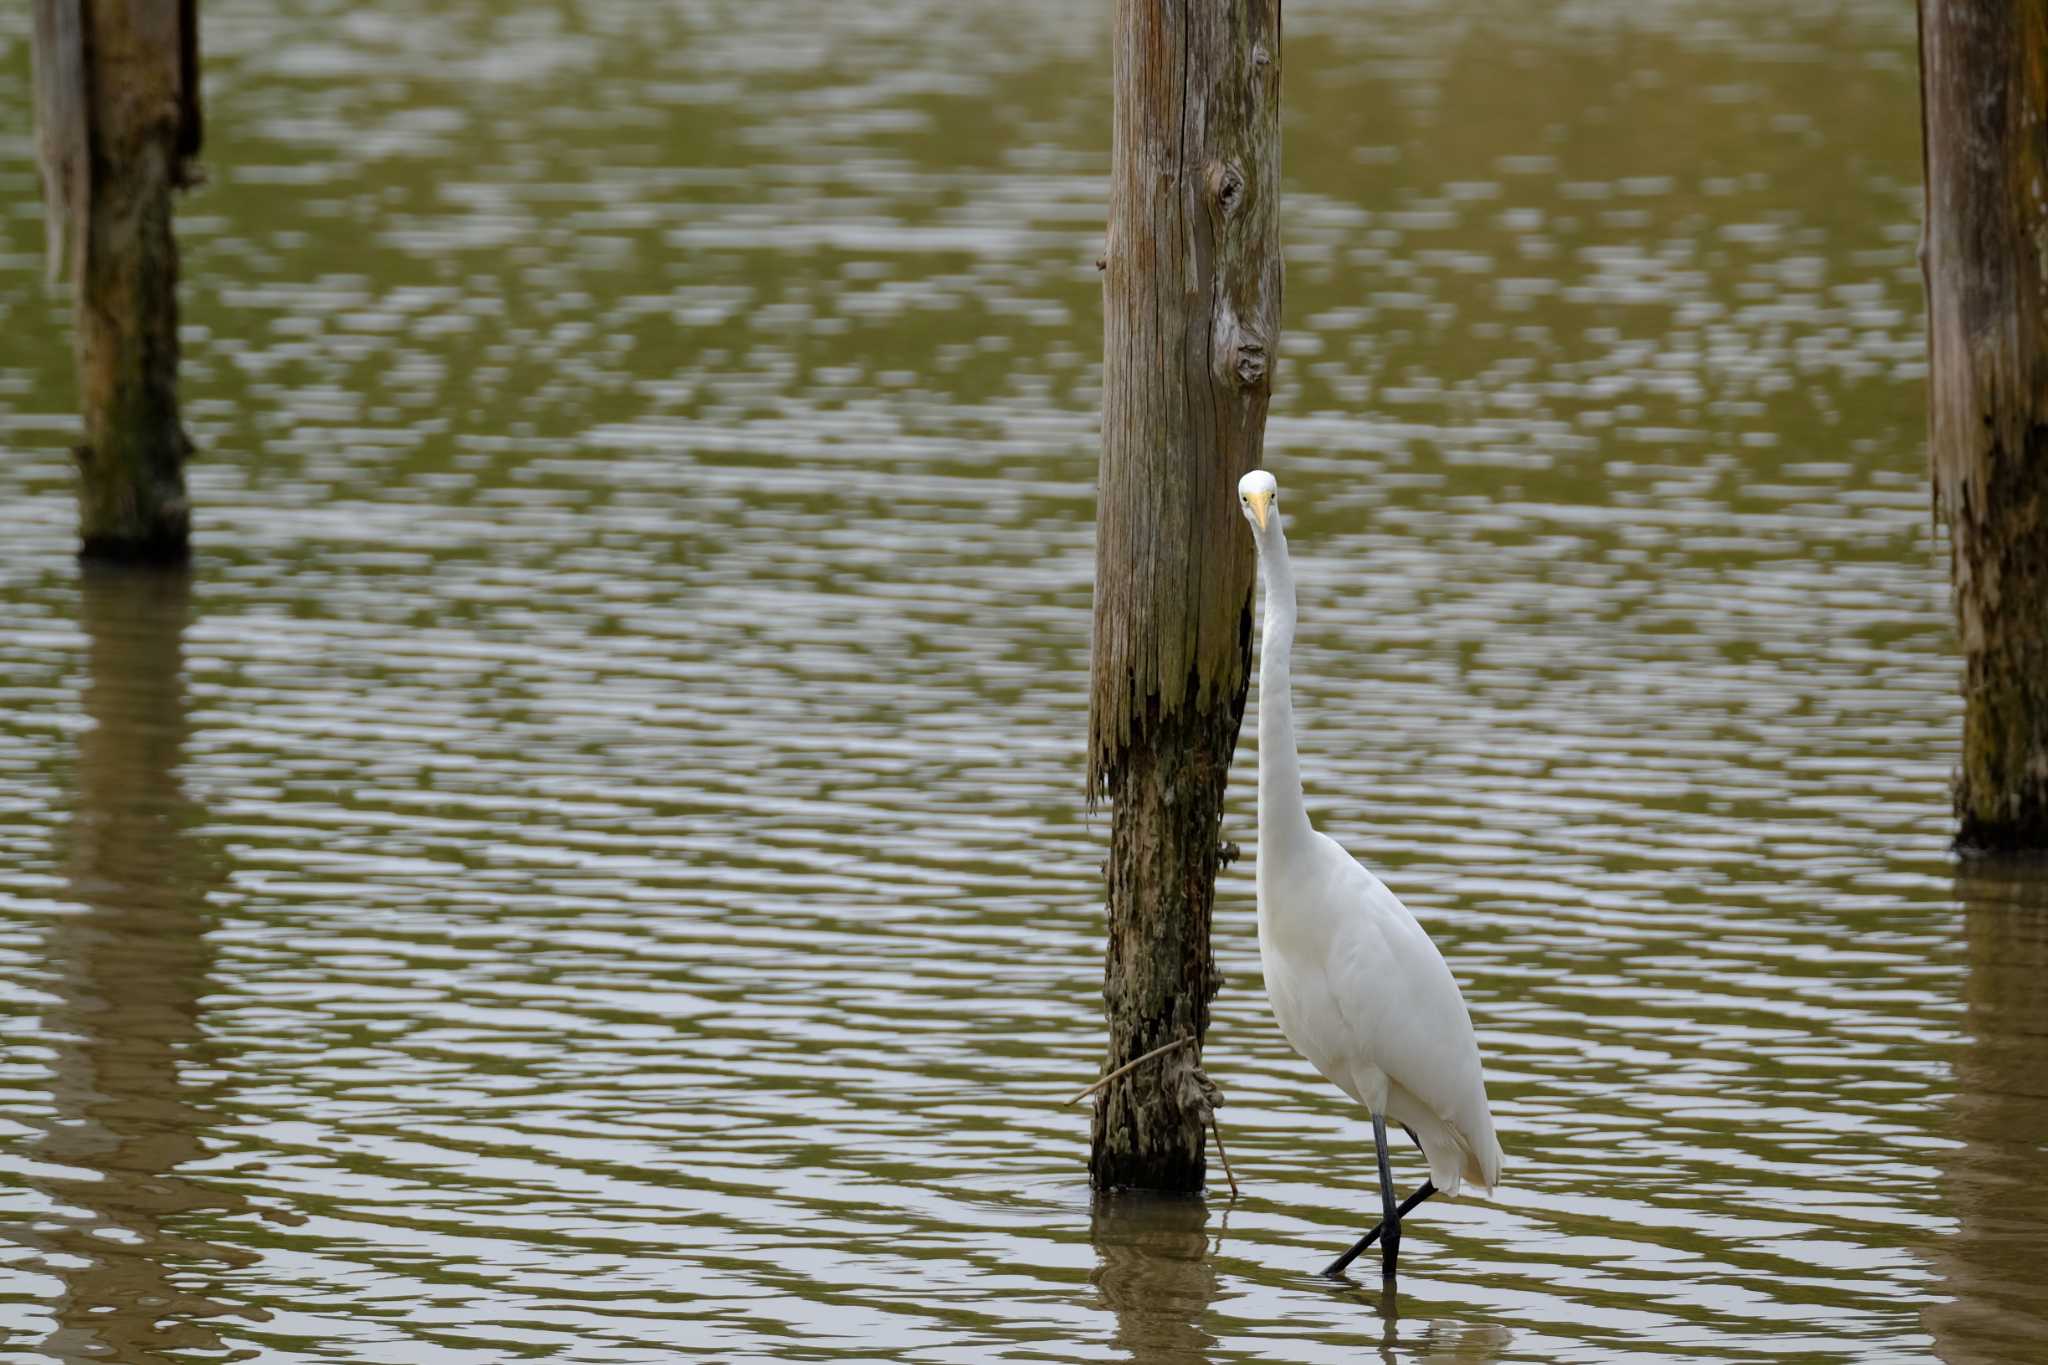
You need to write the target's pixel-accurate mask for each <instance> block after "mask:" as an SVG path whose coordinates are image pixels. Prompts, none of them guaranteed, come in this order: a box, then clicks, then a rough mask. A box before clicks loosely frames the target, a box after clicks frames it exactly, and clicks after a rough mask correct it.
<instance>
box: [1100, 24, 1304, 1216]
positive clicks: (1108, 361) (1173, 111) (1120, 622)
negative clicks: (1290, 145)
mask: <svg viewBox="0 0 2048 1365" xmlns="http://www.w3.org/2000/svg"><path fill="white" fill-rule="evenodd" d="M1114 88H1115V96H1114V101H1115V133H1114V152H1113V160H1112V167H1111V176H1110V182H1111V183H1110V213H1109V234H1108V247H1107V250H1106V252H1105V254H1104V258H1103V354H1104V376H1103V421H1102V428H1103V429H1102V470H1101V479H1100V484H1099V488H1098V499H1097V513H1096V530H1097V539H1096V575H1095V620H1094V653H1093V659H1092V669H1093V676H1092V685H1091V694H1090V707H1089V749H1088V777H1087V782H1088V791H1089V795H1090V798H1091V799H1093V798H1095V797H1097V796H1102V795H1106V796H1107V797H1108V798H1109V800H1110V803H1111V805H1112V807H1113V808H1114V814H1113V816H1112V824H1111V831H1110V859H1109V864H1108V867H1107V874H1108V900H1109V940H1110V941H1109V952H1108V961H1107V964H1106V967H1105V973H1104V978H1105V979H1104V1000H1105V1010H1106V1013H1107V1016H1108V1020H1109V1030H1110V1048H1109V1057H1108V1060H1107V1062H1106V1064H1105V1067H1104V1070H1105V1071H1108V1070H1110V1069H1113V1068H1115V1067H1117V1066H1120V1065H1122V1064H1123V1063H1124V1062H1126V1061H1129V1060H1130V1059H1132V1058H1134V1057H1137V1056H1140V1055H1142V1054H1143V1053H1145V1052H1146V1051H1148V1050H1149V1049H1151V1048H1154V1047H1157V1046H1159V1045H1160V1044H1163V1043H1168V1042H1172V1041H1174V1040H1175V1039H1176V1038H1179V1037H1185V1036H1190V1035H1192V1036H1195V1037H1197V1038H1200V1037H1201V1036H1202V1035H1203V1034H1204V1033H1205V1032H1206V1030H1207V1027H1208V1015H1209V1001H1210V999H1211V997H1213V996H1214V994H1215V990H1216V978H1215V966H1214V962H1213V959H1212V957H1211V953H1210V946H1209V923H1210V913H1211V909H1212V906H1213V902H1214V896H1215V876H1216V870H1217V861H1218V845H1219V841H1220V820H1221V817H1222V808H1223V792H1224V788H1225V786H1226V784H1227V782H1228V778H1229V771H1230V760H1231V756H1232V754H1233V753H1234V751H1235V749H1236V744H1237V733H1238V726H1239V722H1240V721H1241V719H1242V717H1243V712H1244V703H1245V693H1246V688H1247V686H1248V684H1249V681H1250V674H1251V636H1252V631H1251V626H1252V582H1253V567H1254V561H1253V554H1252V545H1251V538H1250V536H1249V535H1248V534H1247V532H1246V530H1245V527H1244V525H1243V522H1242V518H1241V516H1240V515H1239V511H1238V506H1237V481H1238V479H1239V477H1240V476H1242V475H1243V474H1244V473H1245V472H1246V471H1248V470H1250V469H1253V468H1255V467H1256V466H1257V465H1258V464H1259V462H1260V455H1261V450H1262V447H1263V444H1264V439H1265V424H1266V409H1267V404H1268V402H1269V400H1270V396H1271V393H1272V384H1273V374H1272V369H1273V357H1274V356H1275V355H1276V354H1277V352H1278V348H1279V331H1280V306H1281V258H1280V237H1279V185H1280V4H1279V0H1119V3H1118V6H1117V12H1116V24H1115V62H1114ZM1199 1061H1200V1056H1199V1049H1198V1048H1186V1049H1181V1050H1178V1051H1176V1052H1173V1053H1170V1054H1168V1055H1167V1056H1166V1057H1165V1058H1164V1059H1162V1060H1161V1061H1160V1062H1159V1063H1157V1064H1148V1065H1147V1066H1144V1067H1140V1068H1138V1069H1137V1070H1136V1071H1134V1072H1132V1073H1131V1074H1130V1075H1129V1076H1127V1077H1124V1078H1122V1079H1120V1080H1118V1081H1117V1082H1115V1083H1113V1084H1112V1085H1111V1086H1109V1087H1108V1088H1107V1089H1106V1090H1105V1092H1104V1093H1103V1096H1102V1098H1101V1099H1100V1101H1099V1102H1098V1103H1097V1106H1096V1111H1095V1113H1096V1119H1095V1133H1094V1145H1093V1152H1092V1157H1091V1161H1090V1172H1091V1175H1092V1177H1093V1179H1094V1181H1095V1183H1096V1184H1097V1185H1098V1186H1103V1187H1114V1186H1126V1185H1129V1186H1142V1187H1146V1188H1153V1189H1172V1190H1192V1189H1198V1188H1200V1186H1201V1182H1202V1178H1203V1174H1204V1162H1203V1152H1204V1147H1203V1136H1204V1134H1203V1126H1202V1121H1203V1117H1204V1114H1205V1101H1204V1100H1203V1098H1202V1096H1203V1091H1202V1087H1201V1086H1200V1084H1199V1082H1198V1079H1197V1076H1196V1074H1195V1073H1196V1069H1197V1067H1198V1065H1199Z"/></svg>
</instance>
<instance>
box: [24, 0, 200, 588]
mask: <svg viewBox="0 0 2048 1365" xmlns="http://www.w3.org/2000/svg"><path fill="white" fill-rule="evenodd" d="M34 49H35V85H36V127H37V159H38V162H39V164H40V166H41V168H42V174H43V204H44V213H45V219H46V222H47V225H48V228H47V230H48V240H49V267H50V274H51V278H53V279H54V278H55V277H56V274H57V272H58V269H59V268H60V266H61V263H62V260H63V257H64V255H65V253H66V250H67V248H68V251H69V254H70V256H71V273H72V281H73V303H74V316H75V319H76V336H75V338H74V341H75V346H76V352H77V361H78V390H79V402H80V405H81V407H82V408H83V409H84V415H85V444H84V445H82V446H80V447H78V449H77V451H76V452H75V453H76V455H77V458H78V469H79V483H78V512H79V516H78V526H79V538H80V542H81V553H82V554H84V555H85V557H86V558H88V559H116V560H136V561H144V562H148V561H162V562H176V561H179V560H182V559H184V558H185V557H186V555H187V553H188V548H187V536H188V533H189V524H190V520H191V518H190V513H189V509H188V507H187V504H186V501H185V455H186V452H187V451H188V450H189V449H190V446H191V443H190V442H189V441H188V440H187V439H186V437H185V430H184V428H183V427H182V426H181V425H180V424H179V422H178V251H177V244H176V242H175V241H174V240H173V239H172V236H171V192H172V191H173V190H175V189H178V188H181V187H182V186H183V185H185V183H186V182H187V179H188V176H189V163H190V158H191V157H192V156H194V155H195V154H196V153H197V152H198V150H199V131H200V130H199V71H198V52H199V25H198V7H197V0H97V2H96V3H87V0H35V42H34Z"/></svg>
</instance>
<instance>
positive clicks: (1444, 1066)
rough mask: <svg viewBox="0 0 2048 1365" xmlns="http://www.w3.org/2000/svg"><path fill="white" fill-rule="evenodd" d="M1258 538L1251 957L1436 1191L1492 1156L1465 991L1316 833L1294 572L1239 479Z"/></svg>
mask: <svg viewBox="0 0 2048 1365" xmlns="http://www.w3.org/2000/svg"><path fill="white" fill-rule="evenodd" d="M1239 488H1240V490H1241V492H1243V493H1244V494H1245V499H1246V501H1245V506H1246V515H1247V517H1248V519H1250V520H1251V521H1252V525H1253V529H1254V532H1255V538H1256V539H1257V541H1258V547H1259V575H1260V577H1261V578H1262V579H1264V581H1265V589H1266V592H1265V602H1266V619H1265V630H1264V635H1263V639H1262V640H1261V643H1260V647H1259V655H1260V656H1259V842H1258V872H1257V882H1258V898H1259V958H1260V962H1261V965H1262V966H1263V968H1264V971H1265V977H1266V994H1267V997H1268V998H1269V999H1270V1000H1271V1001H1272V1004H1273V1014H1274V1016H1275V1018H1276V1019H1278V1021H1279V1024H1280V1031H1281V1032H1282V1033H1283V1034H1285V1035H1286V1037H1287V1041H1288V1042H1289V1043H1291V1044H1293V1045H1294V1049H1295V1051H1297V1052H1299V1053H1300V1054H1301V1055H1302V1056H1303V1057H1305V1058H1307V1059H1308V1061H1309V1063H1310V1065H1312V1066H1314V1067H1315V1069H1316V1070H1317V1071H1319V1072H1321V1073H1322V1074H1323V1075H1324V1076H1325V1077H1326V1078H1327V1079H1328V1080H1329V1081H1330V1082H1331V1083H1333V1084H1334V1085H1336V1086H1337V1087H1338V1088H1339V1089H1341V1090H1342V1091H1344V1093H1345V1094H1347V1095H1349V1096H1351V1097H1352V1098H1353V1099H1355V1100H1357V1101H1358V1102H1359V1103H1360V1104H1362V1105H1364V1106H1365V1107H1366V1108H1367V1109H1368V1110H1369V1111H1371V1112H1372V1113H1375V1114H1379V1115H1381V1116H1382V1117H1384V1118H1386V1119H1388V1120H1389V1121H1391V1122H1394V1123H1398V1124H1401V1125H1402V1126H1404V1127H1406V1128H1407V1129H1408V1130H1409V1131H1410V1132H1411V1133H1413V1134H1414V1135H1415V1138H1416V1140H1417V1141H1418V1142H1419V1143H1420V1144H1421V1146H1422V1152H1423V1156H1424V1158H1425V1159H1426V1160H1427V1161H1428V1162H1429V1171H1430V1182H1431V1183H1432V1184H1434V1185H1435V1186H1436V1187H1437V1189H1438V1190H1440V1191H1441V1192H1442V1193H1444V1194H1446V1195H1451V1194H1456V1193H1457V1192H1458V1190H1459V1188H1460V1187H1461V1186H1462V1185H1463V1184H1464V1183H1465V1182H1466V1181H1470V1182H1471V1183H1473V1184H1474V1185H1477V1186H1479V1187H1480V1188H1482V1189H1486V1190H1491V1189H1492V1188H1493V1187H1494V1185H1495V1184H1496V1183H1497V1182H1498V1181H1499V1179H1500V1168H1501V1162H1502V1160H1503V1156H1502V1153H1501V1147H1500V1140H1499V1138H1498V1137H1497V1136H1496V1135H1495V1133H1494V1127H1493V1113H1492V1110H1491V1109H1490V1108H1489V1107H1488V1105H1487V1101H1486V1081H1485V1078H1484V1076H1483V1075H1482V1074H1481V1070H1480V1063H1479V1040H1478V1038H1477V1036H1476V1035H1475V1034H1474V1033H1473V1030H1472V1016H1471V1013H1470V1011H1468V1010H1467V1009H1466V1007H1465V996H1464V993H1463V992H1462V991H1460V990H1459V989H1458V983H1457V980H1456V978H1454V977H1453V976H1452V975H1451V969H1450V967H1449V965H1448V964H1446V963H1445V962H1444V958H1443V954H1442V953H1440V952H1438V951H1437V947H1436V944H1435V943H1433V942H1431V941H1430V937H1429V934H1428V933H1427V932H1426V931H1424V929H1423V927H1422V926H1421V924H1419V923H1418V922H1417V921H1416V919H1415V916H1414V915H1412V914H1410V913H1409V911H1408V907H1407V906H1405V905H1403V904H1401V902H1400V899H1399V898H1398V897H1396V896H1395V895H1394V893H1393V892H1392V891H1389V890H1388V889H1387V888H1386V886H1385V885H1384V884H1383V883H1382V882H1381V881H1380V879H1379V878H1378V877H1376V876H1374V875H1373V874H1372V873H1371V872H1370V871H1368V870H1367V869H1366V868H1365V867H1364V866H1363V865H1361V864H1360V863H1359V862H1358V860H1357V859H1355V858H1353V857H1352V856H1351V855H1350V854H1349V853H1347V852H1346V851H1345V850H1344V848H1343V846H1342V845H1340V844H1339V843H1337V841H1336V840H1334V839H1331V838H1330V837H1329V836H1327V835H1324V834H1321V833H1319V832H1318V831H1316V830H1315V829H1314V828H1313V827H1312V826H1311V825H1310V824H1309V820H1308V807H1307V804H1306V803H1305V802H1304V801H1303V799H1302V790H1301V768H1300V759H1299V757H1298V755H1297V753H1296V750H1295V742H1294V699H1293V681H1292V671H1293V652H1294V624H1295V597H1294V571H1293V566H1292V564H1291V563H1290V561H1289V559H1288V554H1287V535H1286V531H1285V530H1284V528H1283V527H1282V525H1281V521H1280V512H1279V508H1278V506H1277V505H1274V504H1273V502H1272V500H1273V499H1275V498H1277V496H1278V490H1277V489H1276V488H1275V487H1274V484H1273V480H1272V476H1271V475H1269V474H1266V473H1264V472H1263V471H1255V472H1254V473H1252V474H1249V475H1247V476H1246V477H1245V479H1244V481H1243V483H1241V484H1240V485H1239Z"/></svg>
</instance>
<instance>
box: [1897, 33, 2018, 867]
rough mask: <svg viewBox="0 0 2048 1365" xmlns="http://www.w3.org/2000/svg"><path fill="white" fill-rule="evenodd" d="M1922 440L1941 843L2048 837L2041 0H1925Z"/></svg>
mask: <svg viewBox="0 0 2048 1365" xmlns="http://www.w3.org/2000/svg"><path fill="white" fill-rule="evenodd" d="M1920 56H1921V112H1922V129H1923V132H1922V136H1923V153H1924V158H1925V167H1926V194H1927V208H1926V228H1925V237H1924V240H1923V242H1922V247H1921V250H1922V257H1921V264H1922V268H1923V269H1924V271H1925V273H1926V280H1927V302H1928V452H1929V465H1930V474H1931V476H1932V481H1933V486H1934V499H1935V506H1936V509H1937V514H1938V515H1939V516H1941V517H1944V518H1945V519H1946V521H1947V524H1948V527H1949V532H1950V556H1951V559H1950V574H1951V580H1952V583H1953V586H1954V597H1955V612H1956V628H1957V634H1958V638H1959V641H1960V643H1961V645H1962V649H1963V656H1964V679H1963V695H1964V700H1965V706H1964V719H1963V752H1962V761H1961V764H1960V765H1959V767H1958V771H1957V777H1956V789H1955V800H1956V813H1957V816H1958V829H1957V843H1958V846H1959V847H1962V848H1964V849H1983V850H2016V849H2040V848H2048V350H2044V346H2043V342H2044V326H2048V3H2044V0H2025V2H2024V3H1990V2H1989V0H1923V3H1922V4H1921V6H1920Z"/></svg>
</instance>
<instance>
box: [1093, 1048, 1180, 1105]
mask: <svg viewBox="0 0 2048 1365" xmlns="http://www.w3.org/2000/svg"><path fill="white" fill-rule="evenodd" d="M1194 1041H1195V1040H1194V1039H1193V1038H1192V1037H1189V1038H1181V1039H1177V1040H1175V1041H1174V1042H1171V1043H1165V1044H1162V1045H1160V1046H1159V1047H1155V1048H1153V1049H1152V1050H1151V1051H1150V1052H1148V1053H1146V1054H1145V1055H1144V1056H1142V1057H1139V1058H1137V1059H1136V1060H1134V1061H1128V1062H1125V1063H1124V1064H1123V1065H1122V1066H1120V1067H1118V1068H1117V1069H1116V1070H1114V1071H1112V1072H1110V1073H1109V1074H1108V1075H1107V1076H1104V1077H1103V1078H1102V1079H1101V1080H1099V1081H1097V1082H1096V1083H1095V1084H1093V1085H1091V1086H1089V1087H1088V1088H1087V1089H1086V1090H1083V1091H1082V1092H1081V1093H1080V1094H1078V1095H1076V1096H1074V1098H1072V1099H1070V1100H1068V1101H1067V1103H1068V1104H1079V1103H1080V1102H1081V1101H1082V1100H1085V1099H1087V1098H1088V1097H1089V1096H1090V1095H1092V1094H1094V1093H1095V1092H1096V1091H1098V1090H1100V1089H1102V1087H1103V1086H1105V1085H1108V1084H1109V1083H1110V1082H1111V1081H1113V1080H1115V1079H1116V1078H1117V1077H1119V1076H1121V1075H1123V1074H1124V1073H1125V1072H1126V1071H1132V1070H1135V1069H1136V1068H1138V1067H1141V1066H1143V1065H1144V1064H1145V1063H1147V1062H1149V1061H1151V1060H1152V1059H1153V1058H1154V1057H1157V1056H1159V1055H1160V1054H1161V1053H1163V1052H1171V1051H1173V1050H1174V1049H1175V1048H1177V1047H1186V1046H1187V1045H1188V1044H1189V1043H1192V1042H1194Z"/></svg>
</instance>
